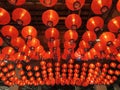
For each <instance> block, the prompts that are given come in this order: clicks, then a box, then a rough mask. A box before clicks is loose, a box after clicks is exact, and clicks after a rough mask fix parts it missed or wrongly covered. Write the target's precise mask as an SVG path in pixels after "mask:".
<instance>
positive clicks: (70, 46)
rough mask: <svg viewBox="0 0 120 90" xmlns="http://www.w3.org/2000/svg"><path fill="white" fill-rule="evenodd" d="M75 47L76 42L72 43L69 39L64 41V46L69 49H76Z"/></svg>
mask: <svg viewBox="0 0 120 90" xmlns="http://www.w3.org/2000/svg"><path fill="white" fill-rule="evenodd" d="M75 47H76V44H75V43H73V44H71V43H70V42H69V41H65V42H64V48H65V49H69V48H72V49H74V48H75Z"/></svg>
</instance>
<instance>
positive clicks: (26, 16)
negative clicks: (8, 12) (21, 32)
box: [12, 8, 31, 26]
mask: <svg viewBox="0 0 120 90" xmlns="http://www.w3.org/2000/svg"><path fill="white" fill-rule="evenodd" d="M12 19H13V20H14V21H15V22H17V23H18V24H19V25H22V26H25V25H28V24H29V23H30V22H31V15H30V13H29V12H28V11H27V10H25V9H23V8H16V9H14V10H13V12H12Z"/></svg>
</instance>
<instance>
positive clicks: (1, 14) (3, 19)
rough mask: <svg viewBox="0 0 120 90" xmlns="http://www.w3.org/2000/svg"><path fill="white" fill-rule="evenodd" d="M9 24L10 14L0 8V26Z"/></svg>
mask: <svg viewBox="0 0 120 90" xmlns="http://www.w3.org/2000/svg"><path fill="white" fill-rule="evenodd" d="M9 22H10V14H9V13H8V11H6V10H5V9H3V8H0V25H5V24H8V23H9Z"/></svg>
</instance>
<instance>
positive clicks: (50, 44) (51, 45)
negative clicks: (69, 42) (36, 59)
mask: <svg viewBox="0 0 120 90" xmlns="http://www.w3.org/2000/svg"><path fill="white" fill-rule="evenodd" d="M59 46H60V40H58V39H55V40H54V41H53V42H48V47H49V48H57V47H59Z"/></svg>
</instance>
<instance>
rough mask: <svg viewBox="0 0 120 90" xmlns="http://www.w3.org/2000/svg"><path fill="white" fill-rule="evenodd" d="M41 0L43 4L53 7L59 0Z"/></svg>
mask: <svg viewBox="0 0 120 90" xmlns="http://www.w3.org/2000/svg"><path fill="white" fill-rule="evenodd" d="M39 1H40V3H41V4H42V5H43V6H46V7H53V6H55V4H56V3H57V1H58V0H39Z"/></svg>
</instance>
